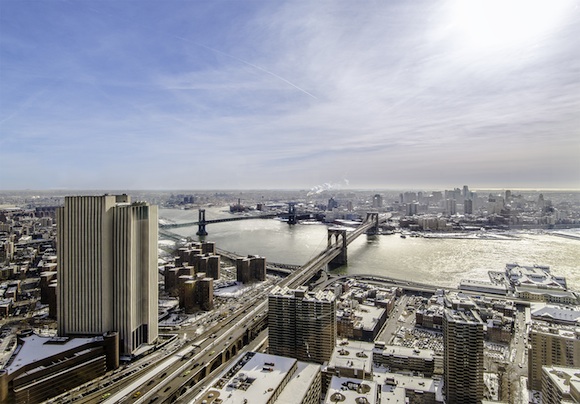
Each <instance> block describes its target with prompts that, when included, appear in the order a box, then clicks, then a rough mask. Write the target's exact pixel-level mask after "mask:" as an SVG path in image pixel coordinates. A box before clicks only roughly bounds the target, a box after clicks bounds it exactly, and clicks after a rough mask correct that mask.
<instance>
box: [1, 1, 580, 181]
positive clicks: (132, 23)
mask: <svg viewBox="0 0 580 404" xmlns="http://www.w3.org/2000/svg"><path fill="white" fill-rule="evenodd" d="M324 184H339V185H341V186H342V187H343V188H353V189H420V188H428V189H433V188H445V187H447V188H449V187H454V186H459V187H460V186H462V185H463V184H468V185H469V186H470V187H471V188H477V187H480V188H484V187H490V188H502V187H504V188H560V189H561V188H566V189H580V0H550V1H547V0H502V1H500V0H471V1H465V0H430V1H423V0H412V1H410V0H383V1H379V0H374V1H373V0H369V1H351V0H348V1H346V0H345V1H341V0H333V1H324V0H321V1H282V0H279V1H271V0H266V1H261V0H235V1H234V0H232V1H214V0H212V1H210V0H207V1H204V0H197V1H180V0H174V1H166V0H154V1H147V0H139V1H137V0H114V1H113V0H98V1H89V0H75V1H72V0H71V1H68V0H64V1H59V0H46V1H40V0H36V1H30V0H0V189H5V190H8V189H10V190H12V189H261V188H263V189H266V188H268V189H315V188H316V187H321V186H326V185H324Z"/></svg>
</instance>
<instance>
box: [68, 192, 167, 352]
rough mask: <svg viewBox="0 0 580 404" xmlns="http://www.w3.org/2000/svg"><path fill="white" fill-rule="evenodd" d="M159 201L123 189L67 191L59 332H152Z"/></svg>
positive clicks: (126, 346)
mask: <svg viewBox="0 0 580 404" xmlns="http://www.w3.org/2000/svg"><path fill="white" fill-rule="evenodd" d="M157 237H158V213H157V206H151V205H149V204H147V203H145V202H137V203H131V201H130V197H129V196H127V195H116V196H115V195H104V196H74V197H66V198H65V201H64V206H63V207H61V208H59V210H58V228H57V248H58V250H57V251H58V292H57V293H58V302H57V322H58V333H59V335H63V336H73V335H98V334H104V333H106V332H117V333H118V334H119V341H120V352H121V354H122V355H130V354H132V353H133V352H134V351H135V350H136V349H137V348H138V347H139V346H140V345H142V344H148V343H149V344H150V343H153V342H154V341H155V340H156V339H157V335H158V331H157V303H158V302H157V300H158V299H157Z"/></svg>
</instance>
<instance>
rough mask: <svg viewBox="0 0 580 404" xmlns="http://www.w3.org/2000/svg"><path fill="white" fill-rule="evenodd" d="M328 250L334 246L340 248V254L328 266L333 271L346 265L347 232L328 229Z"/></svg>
mask: <svg viewBox="0 0 580 404" xmlns="http://www.w3.org/2000/svg"><path fill="white" fill-rule="evenodd" d="M327 239H328V248H330V247H331V246H333V245H336V246H338V247H340V254H338V255H337V256H336V257H334V258H333V259H332V261H330V263H329V264H328V265H329V267H330V268H331V269H334V268H338V267H340V266H343V265H346V263H347V261H348V260H347V256H346V246H347V243H346V230H345V229H336V228H334V229H328V238H327Z"/></svg>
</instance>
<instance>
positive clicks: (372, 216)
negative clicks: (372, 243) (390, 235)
mask: <svg viewBox="0 0 580 404" xmlns="http://www.w3.org/2000/svg"><path fill="white" fill-rule="evenodd" d="M371 221H373V222H375V224H374V226H373V227H371V228H370V229H368V230H367V234H371V235H372V234H379V213H378V212H367V217H366V219H365V222H371Z"/></svg>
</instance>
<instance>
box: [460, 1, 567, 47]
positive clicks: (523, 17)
mask: <svg viewBox="0 0 580 404" xmlns="http://www.w3.org/2000/svg"><path fill="white" fill-rule="evenodd" d="M573 3H574V1H573V0H458V1H456V2H455V3H454V4H453V17H452V18H453V26H454V27H456V28H457V29H458V32H457V35H460V40H462V41H465V46H468V47H470V48H472V49H473V50H474V51H482V50H486V49H488V50H495V49H506V48H510V47H518V46H522V45H525V44H526V43H531V42H533V41H535V40H537V39H539V38H541V37H542V36H544V35H547V34H549V33H550V31H552V30H555V29H557V28H558V25H559V24H560V23H561V21H562V18H563V17H564V16H565V15H566V12H567V11H569V10H571V8H572V7H573Z"/></svg>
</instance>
